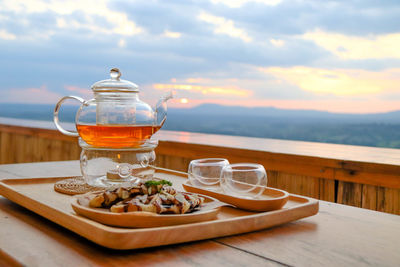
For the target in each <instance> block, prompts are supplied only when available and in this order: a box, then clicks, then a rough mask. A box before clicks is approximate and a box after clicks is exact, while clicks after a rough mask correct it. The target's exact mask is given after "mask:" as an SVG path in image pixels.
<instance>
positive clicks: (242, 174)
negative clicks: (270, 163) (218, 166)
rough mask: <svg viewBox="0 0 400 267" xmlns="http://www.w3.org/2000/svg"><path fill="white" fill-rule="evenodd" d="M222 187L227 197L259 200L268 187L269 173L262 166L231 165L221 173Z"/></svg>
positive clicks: (251, 164) (248, 164)
mask: <svg viewBox="0 0 400 267" xmlns="http://www.w3.org/2000/svg"><path fill="white" fill-rule="evenodd" d="M220 186H221V188H222V190H223V191H224V193H225V194H227V195H231V196H236V197H243V198H249V199H257V198H259V196H260V195H261V194H262V193H263V192H264V190H265V188H266V187H267V173H266V171H265V169H264V167H263V166H262V165H260V164H254V163H237V164H229V165H227V166H225V167H224V168H223V169H222V171H221V176H220Z"/></svg>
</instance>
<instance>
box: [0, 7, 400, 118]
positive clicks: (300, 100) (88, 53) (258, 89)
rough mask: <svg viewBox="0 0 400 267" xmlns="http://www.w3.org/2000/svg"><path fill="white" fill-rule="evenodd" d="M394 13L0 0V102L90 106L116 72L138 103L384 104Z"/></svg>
mask: <svg viewBox="0 0 400 267" xmlns="http://www.w3.org/2000/svg"><path fill="white" fill-rule="evenodd" d="M398 17H400V4H399V3H398V1H397V2H396V1H391V2H390V1H384V2H379V3H378V2H376V1H373V0H365V1H362V3H361V2H360V1H353V0H349V1H319V0H318V1H314V0H310V1H289V0H282V1H270V2H267V3H265V2H263V1H256V0H254V1H250V0H249V1H241V0H239V1H223V0H219V1H218V0H215V1H197V0H187V1H158V0H151V1H109V0H108V1H106V0H99V1H94V0H89V1H80V2H78V1H72V0H68V1H53V0H49V1H47V0H46V1H45V0H43V1H38V0H36V1H29V0H26V1H18V0H13V1H10V0H4V1H0V63H1V64H2V65H3V66H7V67H6V68H3V70H2V72H0V79H1V80H2V87H1V89H0V94H1V95H2V96H5V95H7V97H8V96H9V92H11V91H12V90H16V89H15V88H42V85H43V84H45V85H47V87H46V88H48V89H47V91H48V92H51V93H54V94H57V95H58V94H59V95H61V96H62V95H67V94H78V95H79V94H83V93H84V91H87V92H88V93H87V95H83V96H84V98H91V97H92V96H91V91H90V85H91V84H93V83H94V82H96V81H98V80H102V79H107V78H108V77H109V75H108V71H109V69H110V68H112V67H119V68H120V69H121V71H122V73H123V79H126V80H130V81H132V82H135V83H137V84H138V85H139V86H140V90H141V91H140V96H141V98H142V96H143V99H144V100H145V101H146V102H149V103H150V102H151V103H152V102H156V99H155V98H157V96H158V95H160V94H161V93H162V90H160V89H156V88H154V87H153V84H159V85H164V86H166V87H171V88H172V87H175V88H178V89H177V91H178V92H179V96H178V97H179V98H186V99H187V100H188V103H187V104H186V105H194V104H196V103H204V101H211V102H212V103H224V104H235V105H236V104H238V105H249V106H252V105H253V106H254V105H275V104H276V105H280V106H281V107H286V106H290V105H293V106H292V107H293V108H295V107H307V105H311V106H309V107H315V108H321V109H331V106H328V101H330V102H329V103H330V104H331V105H332V107H333V106H335V108H337V109H339V107H340V105H339V104H334V103H339V102H340V101H348V102H349V103H350V102H351V101H354V103H355V105H356V104H358V103H361V102H356V101H358V100H360V99H361V100H362V101H365V103H367V102H368V101H371V103H372V102H373V101H372V100H374V101H375V100H376V101H377V100H379V101H381V102H382V103H383V102H384V101H388V103H389V102H390V101H392V100H393V101H394V99H396V98H398V99H400V94H399V93H397V91H398V88H396V86H397V87H398V85H399V80H398V79H397V78H396V77H397V75H399V72H398V69H400V58H399V56H398V51H397V50H395V51H394V50H393V48H392V46H393V47H394V46H398V41H397V38H398V34H399V33H400V26H399V23H397V21H398ZM316 29H319V30H316ZM14 37H15V38H14ZM360 48H362V49H364V50H365V51H366V52H365V51H364V52H362V51H361V49H360ZM260 70H262V71H260ZM266 70H268V71H266ZM299 73H300V74H299ZM172 79H175V80H172ZM66 85H67V86H66ZM72 85H73V86H72ZM318 85H319V86H318ZM188 86H191V87H190V88H191V90H187V88H189V87H188ZM196 86H198V87H196ZM84 88H86V89H84ZM179 88H180V89H179ZM185 88H186V89H185ZM212 88H214V89H212ZM78 89H79V90H78ZM167 89H168V88H166V89H165V90H167ZM21 90H22V89H21ZM229 90H232V91H229ZM396 90H397V91H396ZM22 92H24V91H22ZM203 92H206V94H203ZM5 99H8V98H4V99H3V101H6V100H5ZM154 99H155V100H154ZM56 100H57V99H56V97H54V101H56ZM361 100H360V101H361ZM27 101H29V99H28V100H27ZM38 101H39V100H38ZM318 101H321V103H326V107H324V105H319V104H318ZM178 102H179V101H178ZM54 103H55V102H54ZM274 103H275V104H274ZM363 103H364V102H363ZM374 103H375V102H374ZM390 103H392V102H390ZM393 103H394V102H393ZM177 104H179V103H177ZM181 104H182V103H181ZM182 105H183V104H182ZM360 105H361V104H360ZM362 105H364V104H362ZM390 105H391V104H390ZM390 105H389V104H388V106H390ZM393 105H394V104H393ZM378 106H379V105H378V104H376V106H375V107H376V108H378ZM348 107H350V104H349V105H348ZM348 107H347V108H348ZM343 108H345V107H343ZM385 108H386V107H385V106H384V105H381V109H382V110H383V109H385Z"/></svg>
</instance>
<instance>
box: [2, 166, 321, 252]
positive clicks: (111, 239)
mask: <svg viewBox="0 0 400 267" xmlns="http://www.w3.org/2000/svg"><path fill="white" fill-rule="evenodd" d="M155 176H156V177H157V178H160V179H167V180H170V181H171V182H172V183H173V185H174V187H175V188H176V189H178V190H182V191H184V190H183V188H182V183H184V182H185V181H186V179H187V174H185V173H181V172H175V171H171V170H165V169H158V170H157V173H156V174H155ZM65 178H67V177H61V178H60V177H58V178H31V179H4V180H0V194H1V195H3V196H4V197H6V198H8V199H10V200H11V201H13V202H15V203H17V204H19V205H21V206H23V207H25V208H27V209H29V210H31V211H33V212H35V213H37V214H39V215H41V216H43V217H45V218H47V219H49V220H51V221H53V222H55V223H57V224H59V225H61V226H63V227H65V228H67V229H69V230H71V231H73V232H75V233H77V234H79V235H81V236H83V237H85V238H87V239H89V240H91V241H93V242H95V243H97V244H99V245H102V246H104V247H108V248H112V249H136V248H145V247H152V246H161V245H168V244H176V243H183V242H189V241H196V240H202V239H209V238H216V237H222V236H228V235H234V234H241V233H246V232H251V231H256V230H261V229H265V228H269V227H272V226H276V225H280V224H284V223H287V222H291V221H295V220H298V219H301V218H304V217H308V216H311V215H314V214H316V213H317V212H318V207H319V205H318V200H315V199H312V198H307V197H303V196H298V195H290V196H289V200H288V202H287V203H286V204H285V205H284V206H283V208H281V209H279V210H275V211H269V212H249V211H244V210H240V209H236V208H233V207H221V210H220V212H219V213H218V216H217V219H215V220H210V221H205V222H197V223H190V224H182V225H174V226H164V227H155V228H134V229H132V228H119V227H112V226H107V225H103V224H101V223H98V222H95V221H92V220H90V219H87V218H85V217H82V216H79V215H77V214H76V213H75V212H74V211H73V209H72V207H71V200H72V198H73V197H72V196H69V195H64V194H61V193H57V192H55V191H54V189H53V186H54V183H55V182H57V181H59V180H61V179H65Z"/></svg>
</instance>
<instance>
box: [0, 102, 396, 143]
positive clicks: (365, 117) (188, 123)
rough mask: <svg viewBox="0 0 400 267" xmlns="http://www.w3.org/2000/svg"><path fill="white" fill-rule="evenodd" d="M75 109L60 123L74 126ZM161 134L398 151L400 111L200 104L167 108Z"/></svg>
mask: <svg viewBox="0 0 400 267" xmlns="http://www.w3.org/2000/svg"><path fill="white" fill-rule="evenodd" d="M77 108H78V107H77V106H67V105H65V106H63V107H62V110H61V112H60V120H61V121H63V122H74V120H75V114H76V111H77ZM53 110H54V106H53V105H32V104H4V103H1V104H0V117H10V118H23V119H35V120H44V121H52V120H53ZM163 129H165V130H175V131H188V132H201V133H215V134H227V135H238V136H251V137H262V138H275V139H287V140H303V141H314V142H325V143H337V144H351V145H363V146H379V147H393V148H400V111H395V112H387V113H375V114H342V113H330V112H323V111H316V110H289V109H277V108H272V107H254V108H248V107H241V106H222V105H215V104H204V105H200V106H197V107H194V108H189V109H177V108H170V109H169V110H168V118H167V121H166V123H165V125H164V126H163Z"/></svg>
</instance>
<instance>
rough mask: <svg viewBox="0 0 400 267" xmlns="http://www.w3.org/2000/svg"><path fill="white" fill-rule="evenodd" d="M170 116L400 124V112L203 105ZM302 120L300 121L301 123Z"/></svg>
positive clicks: (173, 110)
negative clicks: (351, 111)
mask: <svg viewBox="0 0 400 267" xmlns="http://www.w3.org/2000/svg"><path fill="white" fill-rule="evenodd" d="M169 113H170V114H182V113H185V114H187V115H188V114H198V115H210V116H217V117H219V116H240V117H243V116H252V117H263V118H270V119H276V118H278V119H282V118H283V119H287V120H290V121H298V122H303V121H307V122H312V121H314V122H316V121H319V122H355V123H372V122H376V123H383V122H385V123H400V110H399V111H393V112H386V113H370V114H352V113H331V112H326V111H317V110H311V109H310V110H303V109H278V108H273V107H254V108H249V107H243V106H223V105H217V104H203V105H199V106H196V107H194V108H189V109H169ZM299 120H300V121H299Z"/></svg>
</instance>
